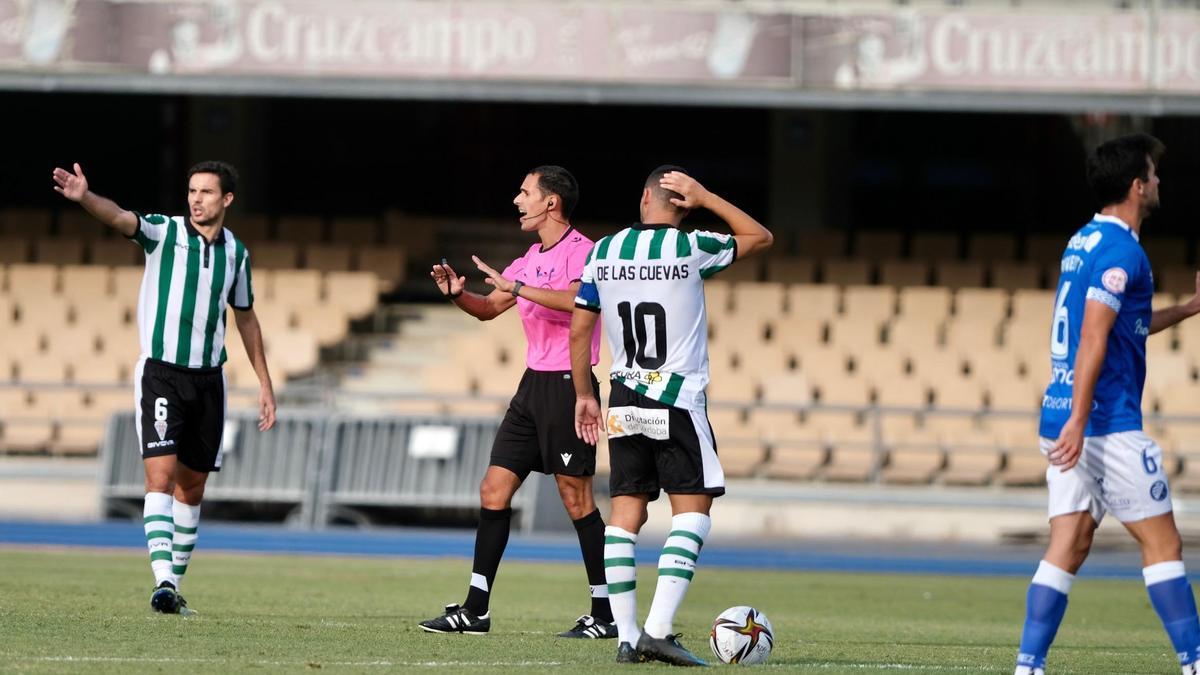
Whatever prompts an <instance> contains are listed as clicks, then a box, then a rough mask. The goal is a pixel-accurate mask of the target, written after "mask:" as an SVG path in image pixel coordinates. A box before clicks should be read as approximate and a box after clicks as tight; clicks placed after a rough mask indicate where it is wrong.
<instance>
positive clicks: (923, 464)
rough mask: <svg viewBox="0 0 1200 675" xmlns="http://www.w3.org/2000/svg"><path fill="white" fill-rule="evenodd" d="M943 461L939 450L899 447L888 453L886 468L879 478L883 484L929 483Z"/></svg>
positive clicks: (943, 457) (942, 455) (934, 448)
mask: <svg viewBox="0 0 1200 675" xmlns="http://www.w3.org/2000/svg"><path fill="white" fill-rule="evenodd" d="M945 461H946V458H945V454H944V453H943V452H942V450H941V449H940V448H937V447H904V446H901V447H898V448H895V449H893V450H892V451H891V452H889V453H888V463H887V466H885V467H884V468H883V469H882V470H881V471H880V472H879V478H880V479H881V480H882V481H883V482H885V483H901V484H925V483H930V482H932V481H933V477H934V475H935V474H937V473H938V471H939V470H941V468H942V465H943V464H944V463H945Z"/></svg>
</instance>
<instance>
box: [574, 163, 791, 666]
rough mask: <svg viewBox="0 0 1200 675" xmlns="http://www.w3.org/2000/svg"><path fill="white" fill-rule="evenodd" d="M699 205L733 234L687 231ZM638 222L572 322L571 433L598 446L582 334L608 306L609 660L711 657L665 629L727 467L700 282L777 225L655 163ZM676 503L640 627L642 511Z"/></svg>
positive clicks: (584, 286) (604, 248)
mask: <svg viewBox="0 0 1200 675" xmlns="http://www.w3.org/2000/svg"><path fill="white" fill-rule="evenodd" d="M694 208H706V209H708V210H709V211H711V212H713V213H714V214H716V215H717V216H718V217H719V218H721V219H722V220H724V221H725V222H726V223H727V224H728V225H729V228H730V229H731V230H733V236H730V235H727V234H718V233H714V232H699V231H697V232H683V231H681V230H680V229H679V223H680V222H681V221H682V220H683V218H684V217H685V216H686V215H687V214H688V213H689V212H690V211H691V210H692V209H694ZM641 216H642V222H641V223H638V224H637V225H634V226H633V227H628V228H625V229H624V230H621V231H620V232H618V233H616V234H614V235H612V236H609V237H605V238H603V239H601V240H600V241H599V242H597V244H596V246H595V248H594V249H592V254H591V255H590V256H589V258H588V261H587V264H586V265H585V266H584V269H583V276H582V278H581V279H580V285H579V293H578V295H577V296H576V298H575V313H574V316H573V317H572V320H571V365H572V369H573V370H574V373H575V377H574V382H575V395H576V402H575V430H576V433H577V434H578V435H579V437H580V438H582V439H584V440H585V441H587V442H589V443H595V442H596V440H597V438H598V436H599V433H600V427H601V419H600V404H599V402H597V400H596V394H595V391H594V390H593V389H592V383H591V380H589V379H587V378H586V377H584V378H582V380H581V373H584V372H585V371H587V370H588V368H589V366H590V361H589V360H588V354H587V345H586V344H585V343H586V341H587V336H588V335H590V334H591V333H590V331H591V330H593V328H594V327H595V325H596V320H597V318H598V315H599V314H600V313H601V312H603V313H604V315H605V317H606V320H605V322H604V329H605V330H606V331H607V332H608V344H609V345H610V346H611V347H612V352H613V365H612V372H611V373H610V376H611V378H612V393H611V394H610V396H609V402H608V416H607V421H606V423H605V424H604V425H603V426H604V428H605V430H606V431H607V433H608V439H609V440H608V452H609V458H610V463H611V469H610V475H609V490H610V492H611V494H612V515H611V516H610V518H609V521H608V523H609V524H608V527H606V528H605V531H604V572H605V577H606V581H608V601H609V605H610V606H611V607H612V613H613V618H614V619H615V620H616V623H617V633H618V636H617V640H618V647H617V661H618V662H619V663H637V662H638V661H645V660H650V659H654V660H658V661H665V662H667V663H671V664H674V665H679V666H695V665H705V664H704V662H703V661H701V660H700V659H698V658H696V657H695V656H694V655H693V654H692V653H691V652H689V651H688V650H687V649H686V648H685V647H684V646H683V645H681V644H680V643H679V640H678V637H679V636H678V635H676V634H674V632H673V622H674V617H675V611H676V610H677V609H678V608H679V605H680V604H681V603H682V602H683V597H684V594H686V593H687V589H688V585H689V584H690V583H691V580H692V576H693V575H694V574H695V571H696V562H697V560H698V559H699V557H700V548H701V546H703V544H704V539H705V537H707V536H708V532H709V529H710V527H711V524H712V521H711V520H710V519H709V515H708V514H709V510H710V509H711V508H712V501H713V498H715V497H719V496H720V495H722V494H724V493H725V474H724V472H723V471H722V470H721V463H720V461H719V460H718V459H717V445H716V440H715V439H714V438H713V433H712V426H711V425H709V423H708V413H707V399H706V394H705V390H706V389H707V387H708V322H707V319H706V316H707V315H706V312H705V307H704V280H705V279H708V278H709V277H711V276H713V275H714V274H717V273H718V272H720V271H721V270H723V269H725V268H726V267H728V266H729V265H731V264H733V262H734V261H735V260H740V259H742V258H745V257H746V256H749V255H752V254H754V253H757V252H759V251H764V250H766V249H767V248H768V247H769V246H770V245H771V243H772V241H773V238H772V236H771V233H770V232H769V231H768V230H767V229H766V228H765V227H763V226H762V225H761V224H759V222H758V221H756V220H755V219H754V218H751V217H750V216H749V215H747V214H746V213H745V212H744V211H742V210H741V209H739V208H738V207H736V206H734V205H733V204H730V203H729V202H728V201H726V200H724V199H722V198H721V197H719V196H717V195H715V194H713V193H711V192H709V191H708V190H706V189H704V186H702V185H700V183H698V182H696V180H695V179H694V178H692V177H691V176H688V175H687V173H686V172H684V171H683V169H680V168H679V167H673V166H662V167H659V168H657V169H655V170H654V171H653V172H652V173H651V174H650V177H649V178H647V179H646V183H645V186H644V188H643V189H642V200H641ZM660 490H661V491H664V492H666V493H667V495H668V496H669V497H670V499H671V512H672V514H673V516H672V518H671V531H670V533H669V534H668V535H667V540H666V542H665V543H664V545H663V549H662V555H661V556H660V557H659V559H658V586H657V587H656V589H655V592H654V602H653V603H652V604H651V605H650V613H649V614H648V615H647V617H646V623H645V628H644V630H639V629H638V625H637V602H636V584H637V581H636V576H637V572H636V567H635V566H634V545H635V543H636V542H637V535H638V531H639V530H640V529H641V527H642V524H643V523H645V522H646V505H647V503H648V502H650V501H653V500H655V499H658V495H659V491H660Z"/></svg>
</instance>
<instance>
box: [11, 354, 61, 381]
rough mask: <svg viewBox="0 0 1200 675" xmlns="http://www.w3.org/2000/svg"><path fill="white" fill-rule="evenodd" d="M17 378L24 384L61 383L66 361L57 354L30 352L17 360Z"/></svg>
mask: <svg viewBox="0 0 1200 675" xmlns="http://www.w3.org/2000/svg"><path fill="white" fill-rule="evenodd" d="M16 365H17V380H18V381H19V382H22V383H25V384H31V383H36V384H63V383H64V382H66V381H67V362H66V361H65V360H63V358H62V357H61V356H58V355H57V354H47V353H45V352H42V353H38V354H30V355H28V356H26V357H25V358H23V359H21V360H20V361H19V362H17V364H16Z"/></svg>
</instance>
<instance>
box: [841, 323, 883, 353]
mask: <svg viewBox="0 0 1200 675" xmlns="http://www.w3.org/2000/svg"><path fill="white" fill-rule="evenodd" d="M882 334H883V330H882V327H881V326H880V323H879V321H878V320H877V319H875V318H872V317H868V316H861V315H855V314H846V315H845V316H843V317H840V318H838V319H835V320H833V321H831V322H830V323H829V344H831V345H833V346H835V347H837V348H838V349H841V350H843V351H846V352H848V353H854V352H858V351H867V350H873V349H879V347H880V343H881V337H882Z"/></svg>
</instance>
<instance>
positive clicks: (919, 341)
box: [887, 316, 942, 354]
mask: <svg viewBox="0 0 1200 675" xmlns="http://www.w3.org/2000/svg"><path fill="white" fill-rule="evenodd" d="M887 334H888V344H889V345H891V346H892V347H894V348H896V349H899V350H901V351H903V352H904V353H906V354H909V353H912V352H916V351H926V350H932V349H937V348H938V346H939V345H940V344H941V342H942V322H941V321H940V320H938V319H933V318H930V317H920V316H903V317H900V318H897V319H896V320H894V321H892V322H891V323H890V324H888V327H887Z"/></svg>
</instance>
